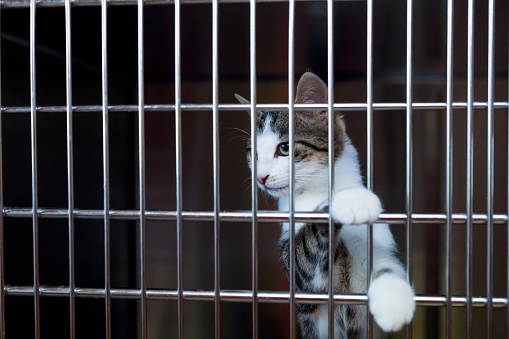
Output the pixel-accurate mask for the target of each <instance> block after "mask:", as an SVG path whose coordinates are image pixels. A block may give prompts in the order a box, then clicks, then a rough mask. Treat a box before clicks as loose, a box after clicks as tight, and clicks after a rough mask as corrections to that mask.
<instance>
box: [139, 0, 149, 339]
mask: <svg viewBox="0 0 509 339" xmlns="http://www.w3.org/2000/svg"><path fill="white" fill-rule="evenodd" d="M143 52H144V46H143V0H138V152H139V153H138V171H139V173H138V175H139V177H138V180H139V197H138V198H139V209H140V216H139V217H140V218H139V232H140V234H139V241H140V242H139V246H140V248H139V251H140V289H141V299H140V314H139V315H140V319H141V338H142V339H145V338H147V296H146V290H147V282H146V275H145V270H146V263H145V230H146V217H145V208H146V207H145V111H144V109H143V107H144V103H145V79H144V58H143Z"/></svg>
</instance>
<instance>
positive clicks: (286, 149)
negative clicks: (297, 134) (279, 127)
mask: <svg viewBox="0 0 509 339" xmlns="http://www.w3.org/2000/svg"><path fill="white" fill-rule="evenodd" d="M277 154H278V155H282V156H284V157H287V156H288V154H290V145H288V143H287V142H283V143H281V144H279V146H278V147H277Z"/></svg>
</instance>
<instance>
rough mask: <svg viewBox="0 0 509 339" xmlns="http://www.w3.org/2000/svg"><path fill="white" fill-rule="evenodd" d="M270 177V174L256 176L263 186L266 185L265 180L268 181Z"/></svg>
mask: <svg viewBox="0 0 509 339" xmlns="http://www.w3.org/2000/svg"><path fill="white" fill-rule="evenodd" d="M268 177H269V175H268V174H267V175H260V176H258V177H256V180H257V181H258V182H259V183H260V185H262V186H265V182H266V181H267V178H268Z"/></svg>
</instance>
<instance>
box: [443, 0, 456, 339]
mask: <svg viewBox="0 0 509 339" xmlns="http://www.w3.org/2000/svg"><path fill="white" fill-rule="evenodd" d="M453 47H454V0H448V1H447V85H446V86H447V88H446V92H447V93H446V95H447V99H446V100H447V118H446V119H447V122H446V188H445V189H446V193H445V194H446V198H445V200H446V203H445V204H446V207H445V208H446V216H447V220H446V256H447V258H446V263H445V265H446V266H445V296H446V305H445V337H446V338H452V300H451V297H452V281H451V266H452V244H453V238H452V206H453V204H452V203H453V163H454V158H453V150H454V148H453V132H454V130H453V110H452V103H453V97H452V93H453V91H452V90H453V75H454V73H453V51H454V49H453Z"/></svg>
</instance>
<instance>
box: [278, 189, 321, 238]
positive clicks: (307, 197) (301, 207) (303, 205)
mask: <svg viewBox="0 0 509 339" xmlns="http://www.w3.org/2000/svg"><path fill="white" fill-rule="evenodd" d="M326 200H327V192H306V194H300V195H295V198H294V211H295V212H313V211H315V210H316V209H317V208H318V207H319V206H320V205H323V203H326ZM279 210H280V211H285V212H286V211H288V210H289V197H288V196H284V197H281V198H279ZM305 224H306V223H303V222H296V223H295V233H297V232H298V231H299V230H300V229H301V227H303V226H304V225H305ZM282 226H283V231H286V230H288V229H289V226H288V223H283V224H282Z"/></svg>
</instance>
